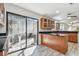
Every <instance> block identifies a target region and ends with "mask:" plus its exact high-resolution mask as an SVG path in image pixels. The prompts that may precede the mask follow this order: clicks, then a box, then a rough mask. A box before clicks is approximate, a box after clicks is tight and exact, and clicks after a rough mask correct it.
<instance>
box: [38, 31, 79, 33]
mask: <svg viewBox="0 0 79 59" xmlns="http://www.w3.org/2000/svg"><path fill="white" fill-rule="evenodd" d="M39 33H78V31H39Z"/></svg>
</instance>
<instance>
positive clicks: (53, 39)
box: [41, 34, 68, 54]
mask: <svg viewBox="0 0 79 59" xmlns="http://www.w3.org/2000/svg"><path fill="white" fill-rule="evenodd" d="M41 45H45V46H47V47H49V48H52V49H55V50H57V51H59V52H61V53H63V54H65V53H66V52H67V50H68V37H66V36H56V35H49V34H41Z"/></svg>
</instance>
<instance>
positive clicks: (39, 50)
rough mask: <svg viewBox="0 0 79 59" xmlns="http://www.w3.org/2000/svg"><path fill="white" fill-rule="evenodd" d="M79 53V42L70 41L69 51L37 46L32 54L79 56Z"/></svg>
mask: <svg viewBox="0 0 79 59" xmlns="http://www.w3.org/2000/svg"><path fill="white" fill-rule="evenodd" d="M78 55H79V44H77V43H70V42H69V43H68V51H67V53H66V54H62V53H60V52H58V51H56V50H53V49H51V48H48V47H46V46H37V47H36V49H35V50H34V52H33V53H32V55H31V56H78Z"/></svg>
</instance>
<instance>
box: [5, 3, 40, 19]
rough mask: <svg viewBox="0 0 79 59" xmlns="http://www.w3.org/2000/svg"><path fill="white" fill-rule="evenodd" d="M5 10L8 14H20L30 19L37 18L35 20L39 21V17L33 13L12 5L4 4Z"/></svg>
mask: <svg viewBox="0 0 79 59" xmlns="http://www.w3.org/2000/svg"><path fill="white" fill-rule="evenodd" d="M5 10H6V11H8V12H12V13H16V14H20V15H24V16H30V17H33V18H37V19H39V16H40V15H39V14H37V13H34V12H32V11H30V10H26V9H24V8H21V7H19V6H16V5H14V4H12V3H5Z"/></svg>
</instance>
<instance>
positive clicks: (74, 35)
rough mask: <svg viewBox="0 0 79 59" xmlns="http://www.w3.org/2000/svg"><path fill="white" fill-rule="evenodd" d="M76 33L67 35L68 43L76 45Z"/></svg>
mask: <svg viewBox="0 0 79 59" xmlns="http://www.w3.org/2000/svg"><path fill="white" fill-rule="evenodd" d="M77 38H78V37H77V33H69V34H68V41H69V42H74V43H77V42H78V41H77Z"/></svg>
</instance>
